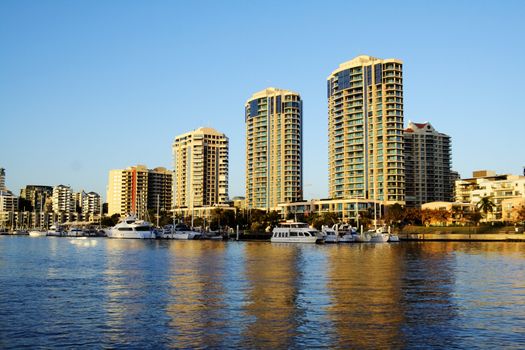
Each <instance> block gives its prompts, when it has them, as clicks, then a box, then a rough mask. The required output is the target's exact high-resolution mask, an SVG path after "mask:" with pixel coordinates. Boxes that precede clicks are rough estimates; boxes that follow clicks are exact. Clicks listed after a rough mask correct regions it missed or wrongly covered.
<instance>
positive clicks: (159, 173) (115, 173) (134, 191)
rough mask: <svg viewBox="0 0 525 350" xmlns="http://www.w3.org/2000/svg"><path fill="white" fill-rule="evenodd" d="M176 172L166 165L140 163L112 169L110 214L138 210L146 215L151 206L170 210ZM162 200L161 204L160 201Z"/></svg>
mask: <svg viewBox="0 0 525 350" xmlns="http://www.w3.org/2000/svg"><path fill="white" fill-rule="evenodd" d="M172 182H173V173H172V172H171V171H170V170H167V169H166V168H162V167H157V168H155V169H148V168H147V167H146V166H145V165H136V166H132V167H129V168H126V169H115V170H110V172H109V178H108V188H107V201H108V215H113V214H119V215H126V214H129V213H134V214H136V215H137V216H138V217H141V218H144V217H145V216H146V214H147V211H148V209H157V206H158V207H159V208H163V209H165V210H169V209H170V208H171V200H172V186H173V184H172ZM157 203H158V204H157Z"/></svg>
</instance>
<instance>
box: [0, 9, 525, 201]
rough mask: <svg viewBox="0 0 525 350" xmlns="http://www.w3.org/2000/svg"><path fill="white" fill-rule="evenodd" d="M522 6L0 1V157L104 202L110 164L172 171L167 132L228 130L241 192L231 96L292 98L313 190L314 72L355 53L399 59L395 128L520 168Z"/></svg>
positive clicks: (238, 102)
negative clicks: (401, 120) (425, 129)
mask: <svg viewBox="0 0 525 350" xmlns="http://www.w3.org/2000/svg"><path fill="white" fill-rule="evenodd" d="M524 16H525V2H523V1H499V2H496V1H404V2H403V1H399V2H391V1H375V2H373V3H371V2H369V1H295V2H292V1H289V2H284V1H222V2H219V1H188V2H183V1H180V2H179V1H96V0H91V1H25V0H16V1H9V0H3V1H1V2H0V131H1V137H0V166H1V167H4V168H6V171H7V181H6V182H7V186H8V187H9V188H10V189H11V190H13V191H14V192H16V193H19V190H20V188H22V187H23V186H25V185H26V184H46V185H58V184H67V185H71V186H72V187H73V188H74V189H75V190H80V189H85V190H87V191H96V192H99V193H101V194H102V195H103V196H104V197H105V188H106V183H107V175H108V171H109V170H110V169H115V168H125V167H127V166H131V165H135V164H146V165H147V166H148V167H150V168H153V167H156V166H165V167H168V168H171V167H172V160H171V143H172V141H173V139H174V137H175V136H176V135H179V134H182V133H184V132H187V131H190V130H193V129H195V128H197V127H199V126H209V127H213V128H216V129H217V130H219V131H222V132H224V133H225V134H226V135H227V136H228V137H229V138H230V197H233V196H236V195H243V194H244V183H245V181H244V174H245V169H244V166H245V158H244V157H245V155H244V149H245V146H244V135H245V131H244V127H245V125H244V103H245V101H246V100H247V99H248V98H249V97H250V96H251V94H252V93H254V92H256V91H259V90H262V89H264V88H266V87H269V86H274V87H279V88H284V89H290V90H294V91H297V92H299V93H300V94H301V96H302V98H303V101H304V102H303V103H304V139H303V142H304V146H303V149H304V183H305V188H304V194H305V197H306V198H320V197H321V198H322V197H326V196H327V193H328V190H327V188H328V183H327V182H328V175H327V174H328V167H327V153H328V151H327V101H326V77H327V76H328V75H329V74H330V73H331V71H332V70H334V69H335V68H337V67H338V65H339V64H340V63H342V62H344V61H347V60H350V59H352V58H353V57H355V56H357V55H360V54H368V55H371V56H376V57H380V58H399V59H401V60H403V61H404V68H403V69H404V88H405V95H404V97H405V101H404V102H405V103H404V107H405V124H406V123H408V121H409V120H412V121H417V122H423V121H430V122H431V123H432V124H433V125H434V127H435V128H436V129H437V130H439V131H441V132H444V133H447V134H449V135H450V136H451V137H452V150H453V168H454V169H456V170H458V171H459V172H460V174H461V175H462V176H463V177H466V176H470V174H471V172H472V170H475V169H492V170H495V171H497V172H498V173H515V174H517V173H521V169H522V166H524V165H525V159H524V158H525V157H524V155H523V154H524V152H523V150H524V149H525V138H524V135H523V133H524V130H525V128H524V126H525V115H524V114H525V113H524V109H523V107H522V101H523V96H524V92H525V87H524V84H523V82H524V81H525V64H524V56H525V39H524V34H525V21H524V20H523V18H524Z"/></svg>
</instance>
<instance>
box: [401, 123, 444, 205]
mask: <svg viewBox="0 0 525 350" xmlns="http://www.w3.org/2000/svg"><path fill="white" fill-rule="evenodd" d="M404 138H405V140H404V141H405V153H404V155H405V180H406V181H405V200H406V205H407V207H421V205H422V204H424V203H429V202H451V201H452V200H453V196H454V191H453V187H454V184H453V179H452V176H453V175H452V174H451V151H450V136H448V135H446V134H443V133H440V132H438V131H437V130H436V129H434V127H433V126H432V125H431V124H430V123H429V122H425V123H413V122H409V123H408V127H407V128H406V129H405V132H404Z"/></svg>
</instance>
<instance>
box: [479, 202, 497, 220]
mask: <svg viewBox="0 0 525 350" xmlns="http://www.w3.org/2000/svg"><path fill="white" fill-rule="evenodd" d="M476 208H477V209H478V210H479V211H481V212H482V213H483V214H484V216H485V220H487V216H488V213H492V212H493V211H494V208H496V204H494V202H492V200H491V199H490V197H487V196H485V197H482V198H481V199H480V201H479V202H478V204H477V205H476Z"/></svg>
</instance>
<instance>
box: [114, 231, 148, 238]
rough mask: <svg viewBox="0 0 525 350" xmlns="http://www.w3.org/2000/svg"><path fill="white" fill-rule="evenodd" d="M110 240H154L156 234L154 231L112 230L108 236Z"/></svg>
mask: <svg viewBox="0 0 525 350" xmlns="http://www.w3.org/2000/svg"><path fill="white" fill-rule="evenodd" d="M107 237H108V238H117V239H154V238H155V233H154V232H153V231H118V230H111V231H110V233H109V234H108V235H107Z"/></svg>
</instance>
